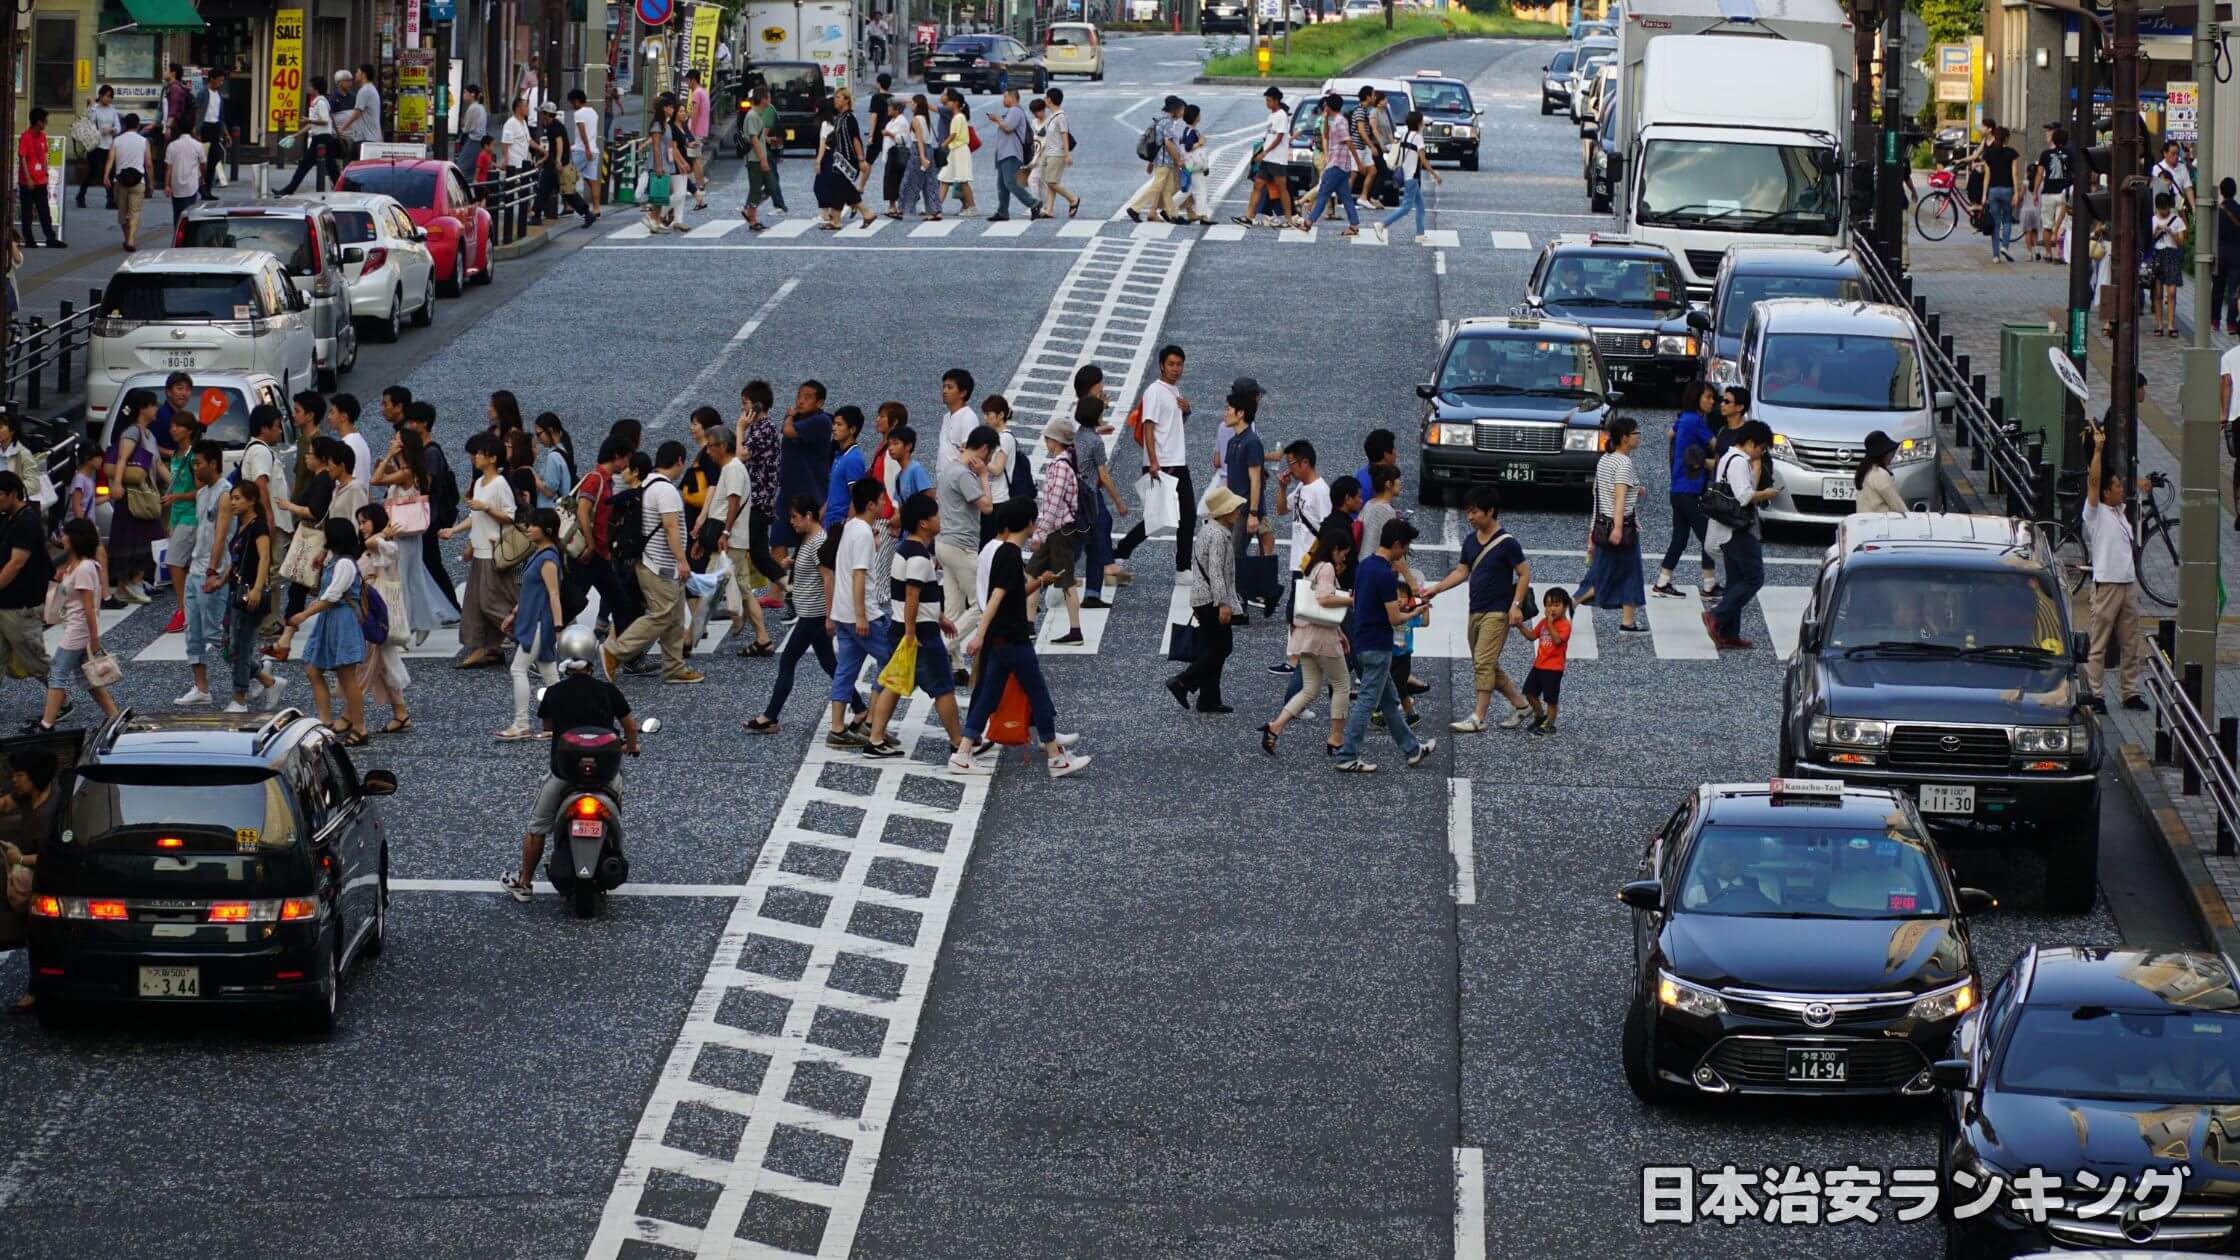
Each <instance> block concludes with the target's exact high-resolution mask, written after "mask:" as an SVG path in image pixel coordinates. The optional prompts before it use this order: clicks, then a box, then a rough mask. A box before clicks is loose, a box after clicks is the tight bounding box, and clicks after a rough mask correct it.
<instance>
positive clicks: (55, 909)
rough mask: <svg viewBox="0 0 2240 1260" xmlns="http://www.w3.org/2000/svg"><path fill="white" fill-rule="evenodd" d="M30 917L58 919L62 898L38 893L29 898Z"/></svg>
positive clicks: (60, 913) (60, 914) (60, 912)
mask: <svg viewBox="0 0 2240 1260" xmlns="http://www.w3.org/2000/svg"><path fill="white" fill-rule="evenodd" d="M31 917H32V918H34V919H59V918H61V917H62V898H60V897H56V896H51V895H49V894H47V893H40V894H39V895H38V896H36V897H33V898H32V899H31Z"/></svg>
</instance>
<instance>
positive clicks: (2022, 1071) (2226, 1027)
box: [1999, 1006, 2240, 1105]
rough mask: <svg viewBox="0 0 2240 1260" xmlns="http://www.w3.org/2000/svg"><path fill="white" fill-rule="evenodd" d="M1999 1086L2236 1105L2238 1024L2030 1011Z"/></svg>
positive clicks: (2150, 1014) (2198, 1016) (2086, 1010)
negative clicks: (2234, 1103) (2233, 1101)
mask: <svg viewBox="0 0 2240 1260" xmlns="http://www.w3.org/2000/svg"><path fill="white" fill-rule="evenodd" d="M1999 1086H2000V1088H2002V1089H2010V1090H2014V1091H2015V1092H2017V1093H2024V1094H2055V1095H2059V1096H2063V1097H2071V1098H2077V1097H2083V1098H2109V1099H2137V1100H2140V1101H2145V1102H2159V1103H2217V1104H2220V1105H2223V1104H2230V1103H2231V1102H2232V1100H2233V1099H2234V1098H2235V1097H2240V1019H2234V1018H2233V1017H2232V1016H2230V1015H2222V1014H2216V1013H2212V1012H2208V1011H2114V1010H2109V1009H2108V1008H2107V1007H2104V1006H2079V1007H2074V1008H2060V1007H2042V1006H2033V1007H2025V1008H2023V1011H2022V1018H2021V1019H2019V1020H2017V1021H2016V1022H2015V1026H2014V1032H2013V1034H2012V1035H2010V1036H2009V1037H2008V1038H2007V1050H2006V1055H2005V1057H2004V1059H2003V1060H2002V1061H2001V1062H2000V1064H1999Z"/></svg>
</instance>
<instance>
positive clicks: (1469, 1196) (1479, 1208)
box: [1454, 1146, 1486, 1260]
mask: <svg viewBox="0 0 2240 1260" xmlns="http://www.w3.org/2000/svg"><path fill="white" fill-rule="evenodd" d="M1454 1260H1486V1153H1485V1151H1484V1150H1483V1149H1481V1148H1479V1147H1475V1146H1458V1147H1456V1148H1455V1152H1454Z"/></svg>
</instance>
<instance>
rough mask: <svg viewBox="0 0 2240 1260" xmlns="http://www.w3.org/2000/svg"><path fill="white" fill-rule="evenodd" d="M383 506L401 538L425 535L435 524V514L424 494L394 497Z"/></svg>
mask: <svg viewBox="0 0 2240 1260" xmlns="http://www.w3.org/2000/svg"><path fill="white" fill-rule="evenodd" d="M382 506H383V507H385V508H387V509H388V512H389V523H390V524H391V525H394V526H396V527H397V536H398V537H400V538H404V537H410V536H412V535H414V534H425V533H427V532H428V526H429V525H431V524H433V523H434V513H433V511H432V509H431V508H430V506H429V503H428V496H427V495H424V494H399V495H392V496H390V498H389V501H388V502H387V503H384V504H383V505H382Z"/></svg>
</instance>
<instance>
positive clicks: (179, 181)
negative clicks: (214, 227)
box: [163, 130, 209, 227]
mask: <svg viewBox="0 0 2240 1260" xmlns="http://www.w3.org/2000/svg"><path fill="white" fill-rule="evenodd" d="M208 161H209V153H208V151H207V150H205V149H204V148H203V146H202V142H201V141H200V140H197V139H195V138H194V136H193V134H192V133H190V132H187V131H185V130H181V131H180V132H179V135H178V137H177V138H176V139H174V140H173V141H172V142H171V143H170V144H167V145H165V146H164V148H163V176H164V188H165V191H167V192H169V193H170V194H171V224H172V226H173V227H177V226H178V224H179V220H180V219H182V218H185V217H186V213H187V211H189V210H192V209H194V206H195V203H196V202H198V201H200V200H202V171H203V167H204V166H205V165H206V164H207V163H208Z"/></svg>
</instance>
